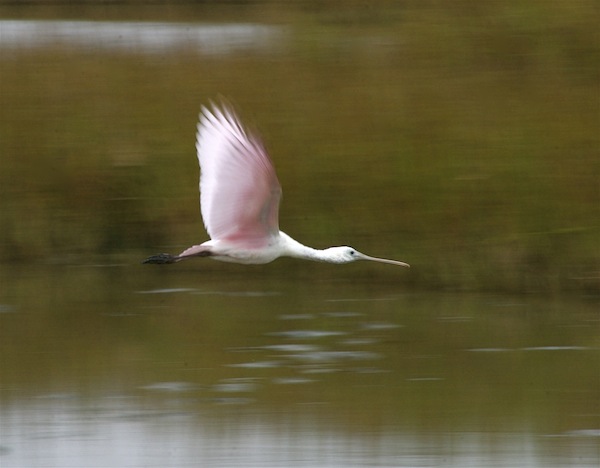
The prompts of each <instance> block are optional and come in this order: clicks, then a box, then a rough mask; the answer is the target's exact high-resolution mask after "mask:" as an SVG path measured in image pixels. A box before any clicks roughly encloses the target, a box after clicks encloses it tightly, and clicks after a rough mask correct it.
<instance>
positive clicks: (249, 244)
mask: <svg viewBox="0 0 600 468" xmlns="http://www.w3.org/2000/svg"><path fill="white" fill-rule="evenodd" d="M196 150H197V152H198V161H199V162H200V208H201V212H202V218H203V220H204V226H205V227H206V231H207V232H208V234H209V236H210V240H208V241H206V242H204V243H202V244H200V245H194V246H192V247H190V248H188V249H186V250H184V251H183V252H181V253H180V254H179V255H171V254H167V253H161V254H158V255H154V256H152V257H149V258H147V259H146V260H144V262H143V263H158V264H165V263H175V262H179V261H181V260H185V259H188V258H193V257H210V258H213V259H215V260H220V261H223V262H233V263H244V264H260V263H269V262H272V261H273V260H275V259H276V258H278V257H295V258H303V259H305V260H314V261H319V262H329V263H349V262H353V261H356V260H371V261H374V262H381V263H389V264H391V265H399V266H403V267H407V268H408V267H409V265H408V264H407V263H404V262H399V261H396V260H388V259H385V258H377V257H370V256H369V255H365V254H362V253H360V252H358V251H357V250H356V249H354V248H352V247H348V246H343V247H330V248H328V249H324V250H319V249H313V248H311V247H307V246H305V245H302V244H301V243H300V242H297V241H296V240H294V239H292V238H291V237H290V236H288V235H287V234H285V233H284V232H282V231H280V230H279V201H280V199H281V185H279V181H278V180H277V175H276V174H275V169H274V168H273V163H272V162H271V158H269V155H268V153H267V151H266V149H265V147H264V145H263V143H262V141H261V140H260V139H259V138H258V137H257V136H256V135H255V134H253V133H251V132H249V131H248V130H247V129H246V128H245V127H244V126H243V125H242V123H241V122H240V120H239V118H238V116H237V115H236V114H235V112H234V111H233V109H232V108H231V107H230V106H228V105H226V104H222V105H221V106H217V105H214V104H213V106H212V109H208V108H206V107H204V106H203V107H202V110H201V113H200V122H199V123H198V133H197V138H196Z"/></svg>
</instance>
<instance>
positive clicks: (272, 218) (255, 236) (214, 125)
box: [196, 105, 281, 247]
mask: <svg viewBox="0 0 600 468" xmlns="http://www.w3.org/2000/svg"><path fill="white" fill-rule="evenodd" d="M196 149H197V152H198V161H199V163H200V208H201V211H202V218H203V220H204V225H205V227H206V230H207V231H208V234H209V235H210V237H211V239H213V240H226V241H230V242H237V243H243V244H244V245H246V246H247V247H261V246H264V245H266V244H267V243H268V242H269V241H270V238H271V237H272V236H275V235H278V233H279V200H280V198H281V186H280V184H279V181H278V180H277V175H276V173H275V169H274V168H273V164H272V162H271V159H270V158H269V155H268V153H267V151H266V149H265V147H264V145H263V143H262V142H261V140H260V139H259V138H258V137H256V136H255V135H253V134H251V133H249V132H248V131H247V130H246V129H245V128H244V126H243V125H242V123H241V122H240V120H239V119H238V117H237V116H236V114H235V113H234V111H233V110H232V109H231V108H229V107H228V106H226V105H222V106H221V107H218V106H216V105H213V108H212V110H211V109H208V108H206V107H202V111H201V113H200V122H199V123H198V134H197V139H196Z"/></svg>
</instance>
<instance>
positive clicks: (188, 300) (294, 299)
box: [0, 260, 600, 467]
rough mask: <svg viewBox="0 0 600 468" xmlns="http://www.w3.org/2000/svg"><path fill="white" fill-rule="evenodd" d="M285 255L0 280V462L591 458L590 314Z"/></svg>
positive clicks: (505, 462) (548, 461)
mask: <svg viewBox="0 0 600 468" xmlns="http://www.w3.org/2000/svg"><path fill="white" fill-rule="evenodd" d="M282 262H288V264H287V265H284V266H285V267H286V269H287V270H288V271H289V272H290V275H289V276H288V277H282V276H281V275H279V274H276V271H277V265H276V264H274V265H268V266H264V267H259V268H258V269H254V270H253V271H252V274H251V275H250V276H248V272H249V271H250V270H251V269H250V270H249V269H248V268H247V267H246V268H245V267H241V266H237V265H220V264H215V262H209V261H204V262H202V261H199V262H196V263H195V264H193V265H190V264H188V266H185V265H184V266H181V265H175V266H172V267H166V268H155V267H149V266H147V265H144V266H142V265H139V266H138V265H135V264H133V263H132V264H131V265H122V266H107V267H98V266H71V267H64V266H62V267H40V268H35V269H33V268H23V269H17V270H16V271H15V270H12V269H3V270H2V275H3V277H2V284H3V289H2V295H1V296H0V298H1V301H0V303H1V304H2V313H0V322H1V323H0V343H1V344H0V356H1V357H2V367H1V369H0V370H1V373H2V376H1V377H2V380H1V381H2V387H1V389H2V393H1V402H2V409H1V415H0V424H1V433H2V440H1V443H0V445H1V451H0V457H1V460H2V466H3V467H19V466H32V467H34V466H44V467H50V466H56V467H59V466H60V467H66V466H73V467H75V466H124V465H126V466H131V467H135V466H139V467H142V466H173V467H179V466H198V465H201V466H282V465H285V466H313V467H314V466H340V467H341V466H440V465H443V466H535V467H542V466H543V467H547V466H557V467H558V466H577V467H587V466H590V467H591V466H594V465H595V464H596V463H597V462H598V461H599V457H598V437H599V435H600V423H599V421H600V418H599V416H600V415H599V413H598V397H599V388H598V378H597V369H598V365H599V362H600V351H599V348H598V334H597V330H598V316H597V312H596V310H595V308H594V307H593V305H592V304H589V305H588V304H586V303H585V302H580V301H561V300H549V299H544V300H542V299H534V298H527V297H517V298H515V297H504V296H495V295H491V296H487V295H470V294H425V293H410V292H408V291H407V290H406V288H405V287H403V286H402V277H401V275H398V272H397V270H393V269H392V270H390V269H387V270H386V271H383V270H379V269H377V268H376V270H378V271H377V275H384V276H387V275H397V281H396V283H390V282H387V281H379V280H367V279H365V278H364V277H361V275H360V266H358V265H354V266H356V267H358V268H354V272H355V273H356V280H354V281H352V280H347V279H345V280H340V279H336V275H335V266H332V267H329V266H325V265H321V264H312V263H308V262H306V263H301V262H294V261H293V260H289V261H286V260H283V261H282ZM298 263H300V265H298ZM354 266H350V268H353V267H354ZM324 267H325V268H329V269H328V270H325V271H323V270H322V268H324ZM342 268H343V267H342ZM320 269H321V271H320V272H319V270H320ZM306 275H308V276H314V277H315V281H314V282H312V283H311V282H310V281H307V279H306V278H302V277H303V276H306Z"/></svg>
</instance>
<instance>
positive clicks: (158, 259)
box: [142, 253, 179, 265]
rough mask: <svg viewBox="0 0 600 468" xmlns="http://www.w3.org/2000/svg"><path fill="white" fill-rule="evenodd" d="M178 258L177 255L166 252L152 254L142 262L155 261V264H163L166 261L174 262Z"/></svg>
mask: <svg viewBox="0 0 600 468" xmlns="http://www.w3.org/2000/svg"><path fill="white" fill-rule="evenodd" d="M178 260H179V257H176V256H175V255H171V254H168V253H161V254H158V255H152V257H148V258H147V259H146V260H144V261H143V262H142V263H155V264H157V265H165V264H167V263H175V262H177V261H178Z"/></svg>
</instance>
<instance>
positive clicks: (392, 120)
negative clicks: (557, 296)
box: [0, 1, 600, 293]
mask: <svg viewBox="0 0 600 468" xmlns="http://www.w3.org/2000/svg"><path fill="white" fill-rule="evenodd" d="M257 5H258V4H254V3H250V4H249V5H248V6H247V8H246V9H245V10H244V15H246V16H244V18H243V19H246V20H255V19H257V17H259V14H258V13H259V11H260V9H259V7H258V6H257ZM378 5H379V4H378ZM381 5H383V6H380V7H379V8H378V9H372V10H369V11H368V13H369V14H366V13H367V11H366V10H365V9H364V8H365V7H364V6H363V4H362V3H361V2H358V3H356V4H354V3H353V4H352V5H351V6H349V7H348V8H346V9H342V10H340V9H339V8H334V5H333V4H331V6H330V5H329V3H327V2H320V3H319V8H316V5H311V4H310V3H299V4H297V5H296V6H295V7H294V8H293V9H289V8H287V7H285V8H284V6H280V5H279V4H278V3H268V4H267V6H266V7H265V8H266V10H265V11H266V12H267V13H266V14H265V15H264V17H265V18H267V21H269V22H272V23H275V24H283V25H284V26H285V27H286V28H288V32H289V34H288V35H287V36H286V37H287V38H286V40H285V43H284V46H283V48H282V50H281V51H279V52H274V53H265V54H263V53H254V54H253V53H250V54H248V53H245V54H243V55H235V54H234V55H227V56H222V57H214V56H211V57H207V56H202V55H200V54H198V53H196V52H195V51H181V52H179V53H177V54H170V55H168V56H167V55H165V56H162V55H143V56H142V55H140V56H132V55H125V54H112V55H111V54H108V53H102V52H98V53H94V54H89V53H82V52H80V51H77V50H68V49H64V48H57V47H52V46H48V47H45V48H43V49H38V50H32V51H27V50H21V51H17V52H15V51H13V52H3V53H2V56H1V57H0V70H1V78H0V155H1V157H0V225H1V226H2V229H1V230H0V258H2V259H3V260H2V261H3V262H13V261H32V260H34V259H37V258H40V257H41V258H43V259H47V260H53V259H56V258H59V257H60V258H72V259H73V261H77V259H78V258H81V257H91V256H95V255H100V254H102V255H106V254H113V255H128V253H136V254H139V252H141V251H144V252H153V251H154V250H157V249H158V250H161V249H164V248H165V246H169V245H172V244H177V245H179V243H181V246H184V245H187V244H191V243H195V242H198V241H200V240H202V238H203V235H202V234H201V227H200V221H199V219H198V201H197V190H196V184H197V176H198V173H197V166H196V161H195V158H194V146H193V145H194V141H193V136H194V131H195V121H196V116H197V112H198V110H199V106H200V104H202V103H206V102H207V100H208V99H211V98H214V97H216V96H219V95H224V96H227V97H228V98H230V99H231V100H232V101H233V102H234V103H235V104H236V105H237V106H238V107H239V109H240V111H241V113H242V115H243V117H244V119H245V120H246V121H247V122H249V124H250V125H251V126H253V127H255V128H258V129H259V131H260V133H261V134H262V136H263V138H264V139H265V140H266V143H267V146H268V147H269V149H270V151H271V153H272V156H273V159H274V161H275V164H276V166H277V169H278V173H279V176H280V179H281V181H282V184H283V186H284V201H283V206H282V213H281V225H282V228H283V229H284V230H285V231H286V232H288V233H290V234H291V235H293V236H294V237H297V238H298V239H299V240H301V241H304V242H306V243H312V244H314V245H315V246H319V247H324V246H326V245H329V244H343V243H349V244H352V245H354V246H355V247H357V248H359V249H360V250H364V251H365V252H369V253H371V252H372V253H373V254H376V255H381V256H386V255H387V256H389V257H392V258H398V259H402V260H405V261H407V262H409V263H411V264H413V265H414V268H413V269H412V270H411V271H410V273H409V274H408V275H406V278H407V279H406V281H408V282H409V284H411V285H412V286H414V287H427V288H440V289H467V290H491V291H511V292H538V293H548V292H553V293H557V292H565V291H573V292H579V293H581V292H588V293H589V292H591V293H598V291H599V289H600V248H599V242H598V239H599V238H600V226H599V220H600V197H599V186H600V184H599V180H600V157H599V156H600V155H599V148H600V142H599V137H598V128H599V125H598V124H599V123H600V122H599V120H600V119H599V99H598V98H599V96H598V78H599V73H598V57H599V53H598V49H599V48H598V44H599V37H598V35H599V33H598V32H597V21H595V19H596V18H597V11H596V9H595V7H594V2H591V1H589V2H588V1H579V2H568V1H554V2H533V3H529V4H527V5H523V4H522V3H521V2H516V1H515V2H511V1H506V2H485V3H480V2H462V3H460V4H459V5H456V4H452V5H451V4H448V5H446V4H438V3H436V2H414V3H411V2H409V3H406V4H403V7H402V8H400V6H396V5H395V4H394V3H393V2H392V3H389V4H388V3H385V2H382V3H381ZM4 8H5V9H6V7H4ZM186 8H189V7H186ZM169 11H171V15H172V16H169V18H170V19H174V20H176V19H179V17H178V15H177V14H176V13H173V11H177V8H175V9H174V10H169ZM181 11H182V12H183V11H184V7H181ZM186 11H187V10H186ZM199 11H200V10H198V11H197V12H196V13H197V14H196V16H198V17H200V16H202V15H200V13H199ZM227 11H228V10H225V12H224V13H222V14H221V16H219V14H217V13H214V12H213V16H216V17H217V18H218V19H220V20H221V21H225V20H227V18H229V17H230V16H228V13H227ZM4 13H6V10H4ZM129 14H130V13H129ZM13 16H18V15H13ZM30 16H35V15H30ZM83 16H85V15H83ZM106 16H107V17H110V16H111V15H110V14H106ZM124 16H125V17H127V14H124ZM194 18H195V17H194V15H190V16H189V18H188V19H190V20H191V19H194ZM146 19H152V18H146ZM154 19H156V18H154Z"/></svg>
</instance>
